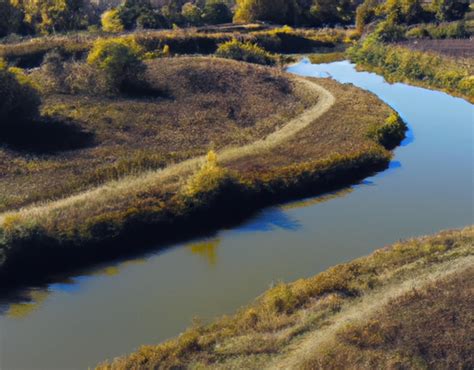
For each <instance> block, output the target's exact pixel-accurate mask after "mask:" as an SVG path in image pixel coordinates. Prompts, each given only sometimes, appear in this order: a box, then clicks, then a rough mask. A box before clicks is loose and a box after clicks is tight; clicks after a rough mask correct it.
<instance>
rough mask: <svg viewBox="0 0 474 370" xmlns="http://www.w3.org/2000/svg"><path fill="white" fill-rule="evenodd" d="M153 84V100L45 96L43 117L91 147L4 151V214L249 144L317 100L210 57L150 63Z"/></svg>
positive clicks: (0, 150)
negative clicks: (72, 128)
mask: <svg viewBox="0 0 474 370" xmlns="http://www.w3.org/2000/svg"><path fill="white" fill-rule="evenodd" d="M148 80H149V81H150V83H151V84H152V86H153V87H154V88H155V89H157V90H158V91H160V92H161V93H160V94H159V95H158V96H157V97H146V98H143V99H142V98H138V99H137V98H133V97H126V96H125V97H122V96H120V97H111V98H108V97H101V96H88V95H70V94H48V95H46V96H45V97H44V103H43V107H42V111H43V113H44V114H45V115H49V116H53V117H56V118H57V119H60V120H61V121H66V122H71V123H73V124H74V125H76V126H78V127H79V128H80V130H81V131H84V132H88V133H90V134H91V140H90V143H87V145H85V147H84V148H81V149H78V150H73V151H62V152H56V153H31V152H28V153H26V152H25V151H19V150H14V148H13V149H12V148H9V147H7V146H3V147H0V194H1V195H0V212H2V211H7V210H11V209H15V208H18V207H23V206H26V205H29V204H31V203H34V202H44V201H50V200H53V199H57V198H62V197H65V196H67V195H70V194H73V193H75V192H78V191H84V190H87V189H90V188H91V187H95V186H97V185H100V184H102V183H104V182H107V181H111V180H117V179H120V178H122V177H124V176H126V175H131V174H138V173H140V172H144V171H146V170H153V169H159V168H163V167H165V166H167V165H169V164H172V163H176V162H179V161H182V160H185V159H188V158H191V157H196V156H198V155H203V154H206V153H207V152H208V151H209V150H210V149H215V150H220V149H222V148H224V147H228V146H242V145H245V144H248V143H251V142H253V141H255V140H257V139H261V138H263V137H265V136H267V135H268V134H270V133H271V132H273V131H275V130H276V129H277V128H278V127H279V126H281V125H282V124H284V123H286V122H287V121H288V120H289V119H290V118H292V117H293V116H295V115H298V114H300V113H301V112H303V111H304V110H305V109H307V108H308V107H310V106H311V105H313V104H314V103H315V102H316V99H317V97H315V96H311V95H305V94H304V93H303V90H302V89H301V88H300V87H299V86H298V85H297V84H295V83H293V82H292V81H290V80H289V79H288V78H287V76H285V75H283V74H282V73H280V72H278V71H277V70H270V69H267V68H260V67H257V66H253V65H248V64H239V63H237V62H233V61H227V60H218V59H210V58H194V59H190V58H183V59H176V58H172V59H168V58H164V59H156V60H154V61H150V62H149V64H148Z"/></svg>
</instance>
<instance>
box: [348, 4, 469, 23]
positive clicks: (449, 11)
mask: <svg viewBox="0 0 474 370" xmlns="http://www.w3.org/2000/svg"><path fill="white" fill-rule="evenodd" d="M468 10H469V0H433V1H432V2H431V4H430V5H429V6H422V1H421V0H387V1H386V2H385V3H380V1H378V0H365V1H364V3H363V4H362V5H361V6H359V7H358V8H357V15H356V26H357V28H358V30H359V31H362V30H363V29H364V27H365V25H366V24H368V23H370V22H373V21H375V20H384V21H385V22H386V23H387V27H388V26H390V27H392V26H396V25H410V24H415V23H422V22H434V21H438V22H446V21H454V20H458V19H462V18H463V17H464V15H465V14H466V12H467V11H468Z"/></svg>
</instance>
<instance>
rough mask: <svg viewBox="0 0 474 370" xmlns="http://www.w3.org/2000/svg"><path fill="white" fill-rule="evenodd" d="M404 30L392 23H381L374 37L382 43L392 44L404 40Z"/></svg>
mask: <svg viewBox="0 0 474 370" xmlns="http://www.w3.org/2000/svg"><path fill="white" fill-rule="evenodd" d="M405 33H406V28H405V27H404V26H401V25H398V24H396V23H394V22H393V21H390V20H387V21H384V22H381V23H380V24H379V25H378V26H377V28H376V29H375V36H376V37H377V38H378V39H379V40H380V41H383V42H394V41H401V40H404V39H405Z"/></svg>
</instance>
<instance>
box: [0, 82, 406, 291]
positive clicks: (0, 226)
mask: <svg viewBox="0 0 474 370" xmlns="http://www.w3.org/2000/svg"><path fill="white" fill-rule="evenodd" d="M298 81H299V83H303V84H306V86H307V88H308V89H313V90H316V91H317V92H318V94H319V101H318V103H317V105H316V106H314V107H312V108H310V109H309V110H308V111H305V112H304V113H303V114H302V115H300V116H298V117H296V118H295V119H294V120H292V121H291V122H289V123H288V124H286V125H285V126H283V127H282V128H280V129H279V130H277V131H276V132H274V133H273V134H271V135H269V136H268V137H267V138H266V139H265V140H261V141H258V142H255V143H253V144H251V145H247V146H244V147H241V148H237V149H232V148H230V149H225V150H223V151H222V152H220V153H217V155H216V154H215V153H213V152H211V153H210V154H209V155H208V156H207V158H200V157H199V158H195V159H191V160H189V161H185V162H182V163H180V164H177V165H174V166H170V167H167V168H165V169H163V170H159V171H152V172H148V173H146V174H143V175H141V176H138V177H130V178H125V179H123V180H119V181H115V182H111V183H108V184H105V185H103V186H100V187H98V188H96V189H93V190H91V191H88V192H85V193H81V194H78V195H74V196H71V197H69V198H65V199H63V200H59V201H53V202H49V203H45V204H42V205H40V206H36V207H33V208H25V209H22V210H19V211H16V212H10V213H6V214H3V215H0V281H1V284H2V285H1V288H0V289H4V290H6V289H9V288H11V287H12V286H14V285H16V284H21V283H25V282H31V281H33V279H36V280H37V279H39V278H41V277H45V276H47V275H48V274H51V273H53V272H64V271H68V270H70V269H72V268H75V267H80V266H85V265H87V264H89V263H92V262H98V261H101V260H105V259H110V258H113V257H117V256H119V255H121V254H125V253H137V252H139V251H140V249H141V248H146V241H153V242H154V243H155V247H156V243H157V242H167V241H172V240H176V239H182V238H185V237H186V236H190V235H197V234H199V233H203V232H206V231H209V230H212V229H215V228H216V227H219V226H223V225H226V224H229V223H235V222H237V221H239V220H241V219H242V218H244V217H246V216H248V215H250V214H251V213H252V212H254V211H255V210H257V209H259V208H261V207H263V206H265V205H268V204H271V203H275V202H278V201H283V200H287V199H291V198H295V197H300V196H304V195H309V194H318V193H322V192H324V191H327V190H330V189H334V188H336V187H339V186H342V185H345V184H348V183H352V182H354V181H357V180H359V179H362V178H363V177H366V176H367V175H369V174H371V173H373V172H374V171H377V170H382V169H384V168H386V166H387V165H388V163H389V161H390V158H391V152H390V151H389V150H388V149H389V148H393V147H394V146H395V145H397V144H398V143H399V142H400V141H401V140H402V138H403V137H404V133H405V130H406V127H405V125H404V123H403V122H402V121H401V120H400V118H399V117H398V115H397V114H396V113H395V112H394V111H393V110H392V109H390V108H389V107H388V106H386V105H385V104H383V103H382V102H381V101H380V100H379V99H377V98H376V97H375V96H374V95H372V94H370V93H368V92H364V91H362V90H360V89H357V88H355V87H353V86H350V85H344V86H343V85H340V84H338V83H336V82H334V81H330V80H319V81H318V83H317V84H316V83H315V81H314V80H302V79H298ZM312 92H314V91H312ZM137 241H139V243H137ZM137 244H139V245H140V246H137Z"/></svg>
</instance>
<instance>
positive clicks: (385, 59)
mask: <svg viewBox="0 0 474 370" xmlns="http://www.w3.org/2000/svg"><path fill="white" fill-rule="evenodd" d="M420 42H422V41H420ZM347 55H348V57H349V58H350V59H351V61H352V62H354V63H356V64H357V67H359V68H362V69H365V70H368V71H373V72H375V73H378V74H381V75H383V76H384V77H385V78H386V79H387V80H388V81H391V82H406V83H410V84H412V85H417V86H421V87H425V88H429V89H436V90H442V91H445V92H447V93H449V94H452V95H455V96H459V97H462V98H464V99H466V100H468V101H469V102H471V103H474V61H473V59H472V58H461V57H448V56H445V55H441V54H439V53H435V52H422V51H415V50H411V49H409V48H407V47H404V46H401V45H397V44H385V43H382V42H380V41H377V40H376V38H375V36H374V35H371V36H369V37H368V38H367V39H365V40H364V41H363V42H361V43H359V44H357V45H356V46H354V47H352V48H350V49H349V50H348V51H347Z"/></svg>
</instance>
